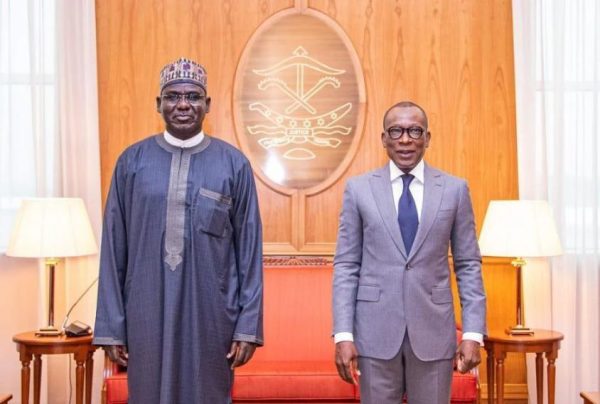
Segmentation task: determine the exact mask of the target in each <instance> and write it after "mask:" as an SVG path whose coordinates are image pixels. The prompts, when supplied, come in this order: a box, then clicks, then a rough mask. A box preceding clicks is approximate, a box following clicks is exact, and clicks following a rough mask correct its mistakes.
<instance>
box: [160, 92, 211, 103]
mask: <svg viewBox="0 0 600 404" xmlns="http://www.w3.org/2000/svg"><path fill="white" fill-rule="evenodd" d="M161 98H162V99H163V101H164V102H165V103H167V104H177V103H179V101H181V100H182V99H184V100H185V101H186V102H187V103H188V104H190V105H199V104H200V103H201V102H202V101H204V100H205V99H206V96H205V95H202V94H200V93H167V94H163V95H162V96H161Z"/></svg>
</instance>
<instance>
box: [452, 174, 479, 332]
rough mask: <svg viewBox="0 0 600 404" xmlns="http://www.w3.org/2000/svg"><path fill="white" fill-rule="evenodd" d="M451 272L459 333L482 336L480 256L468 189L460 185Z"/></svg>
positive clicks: (453, 233) (453, 229)
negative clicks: (459, 319) (458, 310)
mask: <svg viewBox="0 0 600 404" xmlns="http://www.w3.org/2000/svg"><path fill="white" fill-rule="evenodd" d="M451 249H452V256H453V260H454V272H455V274H456V281H457V284H458V294H459V298H460V304H461V308H462V326H463V332H476V333H480V334H484V335H485V334H486V297H485V291H484V288H483V281H482V278H481V254H480V252H479V245H478V243H477V234H476V230H475V219H474V216H473V207H472V204H471V197H470V195H469V188H468V186H467V184H466V182H462V183H461V184H460V191H459V201H458V210H457V214H456V218H455V220H454V226H453V228H452V236H451Z"/></svg>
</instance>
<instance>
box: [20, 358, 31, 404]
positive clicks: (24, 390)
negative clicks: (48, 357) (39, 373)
mask: <svg viewBox="0 0 600 404" xmlns="http://www.w3.org/2000/svg"><path fill="white" fill-rule="evenodd" d="M19 356H20V359H21V365H22V366H21V403H22V404H29V378H30V375H31V370H30V368H29V364H30V363H31V354H23V353H22V352H20V355H19Z"/></svg>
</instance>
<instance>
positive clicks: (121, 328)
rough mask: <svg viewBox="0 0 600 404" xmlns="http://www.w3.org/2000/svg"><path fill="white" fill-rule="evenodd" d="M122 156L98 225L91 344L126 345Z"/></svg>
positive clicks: (125, 230) (125, 257)
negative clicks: (102, 216)
mask: <svg viewBox="0 0 600 404" xmlns="http://www.w3.org/2000/svg"><path fill="white" fill-rule="evenodd" d="M123 160H124V159H123V158H121V159H119V161H118V162H117V166H116V168H115V172H114V173H113V178H112V181H111V185H110V190H109V193H108V198H107V201H106V208H105V210H104V220H103V226H102V243H101V248H100V273H99V281H98V304H97V307H96V324H95V329H94V344H95V345H127V324H126V321H125V308H124V303H123V302H124V299H123V287H124V283H125V275H126V273H127V226H126V223H125V195H124V194H125V182H126V177H125V174H124V171H125V170H124V165H125V164H124V161H123Z"/></svg>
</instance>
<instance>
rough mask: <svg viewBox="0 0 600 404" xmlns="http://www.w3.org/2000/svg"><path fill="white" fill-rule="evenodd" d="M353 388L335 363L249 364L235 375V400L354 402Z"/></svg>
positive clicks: (233, 394) (233, 393) (290, 362)
mask: <svg viewBox="0 0 600 404" xmlns="http://www.w3.org/2000/svg"><path fill="white" fill-rule="evenodd" d="M355 394H356V392H355V388H354V386H353V385H351V384H348V383H345V382H344V381H342V379H340V377H339V376H338V374H337V371H336V369H335V364H334V363H333V360H329V361H322V362H317V361H304V362H303V361H289V362H257V363H252V362H250V364H249V365H247V366H242V367H241V368H239V369H237V370H236V372H235V383H234V385H233V392H232V396H233V399H234V400H236V401H240V400H244V401H259V400H260V401H265V400H267V401H268V400H293V399H296V400H298V399H303V400H344V399H347V400H353V399H354V398H355Z"/></svg>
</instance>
